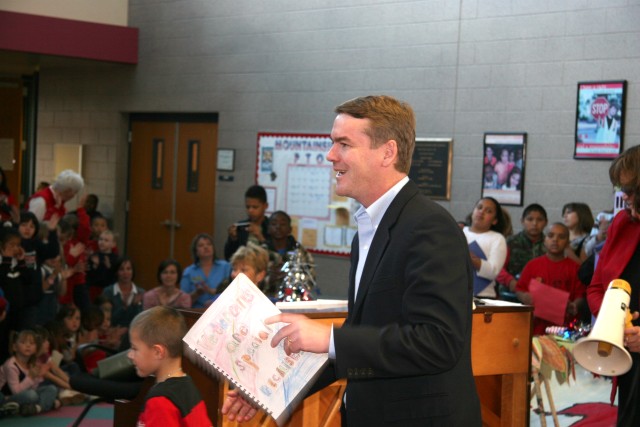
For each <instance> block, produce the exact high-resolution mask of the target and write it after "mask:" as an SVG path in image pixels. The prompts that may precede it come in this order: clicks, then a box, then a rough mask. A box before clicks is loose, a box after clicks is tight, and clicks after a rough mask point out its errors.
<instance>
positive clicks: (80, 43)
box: [0, 11, 138, 64]
mask: <svg viewBox="0 0 640 427" xmlns="http://www.w3.org/2000/svg"><path fill="white" fill-rule="evenodd" d="M0 49H2V50H11V51H17V52H29V53H38V54H44V55H56V56H66V57H71V58H84V59H94V60H98V61H108V62H122V63H126V64H137V63H138V29H137V28H131V27H121V26H118V25H107V24H98V23H93V22H84V21H74V20H70V19H61V18H51V17H48V16H40V15H29V14H26V13H15V12H7V11H0Z"/></svg>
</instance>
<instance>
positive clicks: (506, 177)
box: [482, 132, 527, 206]
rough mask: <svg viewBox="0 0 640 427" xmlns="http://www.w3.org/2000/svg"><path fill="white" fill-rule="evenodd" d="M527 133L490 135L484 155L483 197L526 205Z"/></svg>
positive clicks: (495, 133) (492, 133) (486, 135)
mask: <svg viewBox="0 0 640 427" xmlns="http://www.w3.org/2000/svg"><path fill="white" fill-rule="evenodd" d="M526 148H527V134H526V133H524V132H521V133H498V132H487V133H485V134H484V144H483V155H482V197H493V198H494V199H496V200H497V201H499V202H500V203H501V204H503V205H509V206H522V202H523V200H524V176H525V169H526V166H525V154H526Z"/></svg>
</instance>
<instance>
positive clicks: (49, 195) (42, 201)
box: [27, 169, 84, 221]
mask: <svg viewBox="0 0 640 427" xmlns="http://www.w3.org/2000/svg"><path fill="white" fill-rule="evenodd" d="M83 186H84V180H83V179H82V177H81V176H80V175H79V174H78V173H76V172H74V171H72V170H71V169H67V170H63V171H62V172H60V175H58V177H57V178H56V180H55V181H54V182H53V184H51V185H50V186H49V187H47V188H44V189H42V190H40V191H38V192H36V193H34V194H33V195H32V196H31V197H30V198H29V201H28V202H27V203H28V204H27V206H28V209H29V211H30V212H33V213H34V214H35V216H36V217H37V218H38V221H47V220H49V218H51V216H52V215H54V214H56V215H57V216H58V217H59V218H62V217H63V216H64V214H65V213H66V212H67V209H66V208H65V206H64V204H65V203H66V202H67V201H68V200H71V199H72V198H74V197H75V195H76V194H78V192H79V191H80V190H82V187H83Z"/></svg>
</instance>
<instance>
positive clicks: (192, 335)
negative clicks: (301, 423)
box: [184, 274, 328, 419]
mask: <svg viewBox="0 0 640 427" xmlns="http://www.w3.org/2000/svg"><path fill="white" fill-rule="evenodd" d="M279 313H280V310H278V309H277V308H276V307H275V305H273V303H271V301H269V299H268V298H266V297H265V296H264V294H262V292H261V291H260V290H259V289H258V288H257V287H256V286H255V285H254V284H253V283H252V282H251V281H250V280H249V279H248V278H247V277H246V276H245V275H243V274H241V275H239V276H238V278H236V279H235V280H234V282H232V284H231V285H230V286H229V288H227V289H226V290H225V292H223V294H222V295H221V296H220V297H219V298H218V299H217V300H216V301H215V302H214V304H212V305H211V307H210V308H209V309H207V311H206V312H205V313H204V314H203V315H202V316H201V318H200V320H199V321H198V322H197V323H196V324H195V325H194V327H193V328H192V329H191V330H190V331H189V333H188V334H187V336H186V337H185V339H184V341H185V342H186V343H187V344H188V345H189V346H190V347H191V348H192V349H193V350H194V351H195V352H196V353H198V354H199V355H200V356H201V357H203V358H204V359H205V360H206V361H207V362H208V363H209V364H213V365H214V368H215V369H216V370H217V371H219V372H221V373H222V374H223V375H224V376H225V377H226V378H227V379H228V380H229V381H231V382H233V383H234V384H236V386H238V387H240V389H241V390H242V391H243V392H244V393H245V394H246V395H248V396H249V397H250V398H252V399H253V400H254V401H256V403H258V404H260V405H261V406H263V408H264V409H265V410H266V411H267V412H268V413H270V414H271V415H272V416H273V417H274V418H276V419H278V418H282V417H284V418H288V416H289V415H290V412H291V411H292V410H293V406H295V405H294V404H293V403H294V401H295V402H297V400H296V399H297V398H299V399H300V400H301V398H303V397H304V393H303V391H304V390H306V389H307V388H309V387H310V385H311V384H312V383H313V381H312V380H313V379H314V378H315V376H316V375H317V374H318V373H319V371H320V369H321V368H322V367H323V366H324V365H325V364H326V363H327V360H328V358H327V355H326V354H313V353H305V352H301V353H293V354H291V355H290V356H287V355H286V353H285V351H284V348H283V342H284V341H283V342H281V343H280V345H279V346H278V347H276V348H272V347H271V339H272V338H273V336H274V335H275V333H276V332H277V331H278V330H279V329H280V328H281V327H282V326H284V324H274V325H265V324H264V319H266V318H267V317H270V316H273V315H276V314H279Z"/></svg>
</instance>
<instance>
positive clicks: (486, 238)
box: [462, 197, 507, 298]
mask: <svg viewBox="0 0 640 427" xmlns="http://www.w3.org/2000/svg"><path fill="white" fill-rule="evenodd" d="M503 230H504V217H503V212H502V207H501V206H500V203H499V202H498V201H497V200H495V199H494V198H492V197H485V198H482V199H480V200H478V202H477V203H476V205H475V207H474V208H473V212H472V214H471V225H470V226H466V227H464V228H463V229H462V231H463V232H464V235H465V237H466V238H467V243H469V244H472V243H473V242H475V243H476V244H477V246H478V247H479V248H480V250H481V251H482V254H478V253H476V252H474V251H473V250H470V251H469V254H470V256H471V262H472V264H473V267H474V269H475V271H476V275H477V276H478V277H480V278H482V279H485V281H486V283H485V286H484V288H483V289H476V290H475V292H474V293H475V295H476V296H480V297H484V298H496V297H497V292H496V282H495V279H496V277H497V276H498V273H500V270H501V269H502V267H503V266H504V260H505V258H506V256H507V243H506V241H505V238H504V236H503V235H502V232H503ZM472 247H473V246H472ZM483 283H484V282H483Z"/></svg>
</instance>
